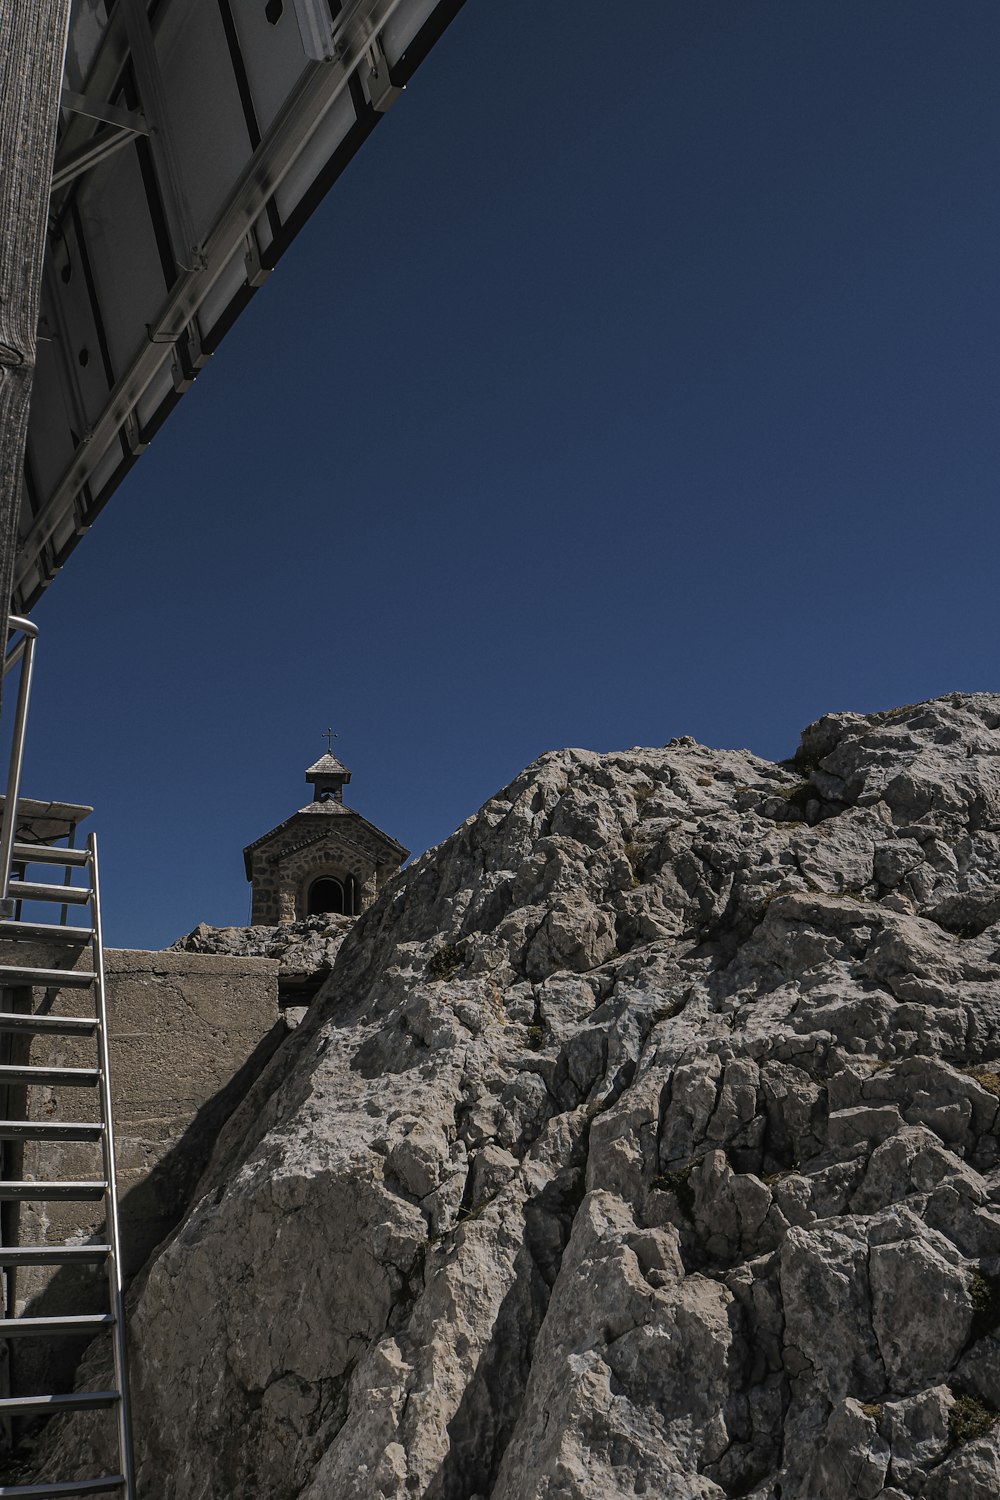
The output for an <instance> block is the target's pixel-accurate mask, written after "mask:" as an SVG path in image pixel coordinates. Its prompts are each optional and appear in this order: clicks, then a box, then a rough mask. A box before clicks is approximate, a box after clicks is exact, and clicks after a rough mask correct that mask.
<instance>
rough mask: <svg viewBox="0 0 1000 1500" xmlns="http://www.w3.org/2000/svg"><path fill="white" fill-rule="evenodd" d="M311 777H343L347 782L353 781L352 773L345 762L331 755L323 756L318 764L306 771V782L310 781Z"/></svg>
mask: <svg viewBox="0 0 1000 1500" xmlns="http://www.w3.org/2000/svg"><path fill="white" fill-rule="evenodd" d="M311 776H343V777H344V778H345V780H347V781H350V779H351V773H350V771H349V770H348V769H347V767H346V766H345V765H344V763H343V761H340V760H338V759H337V757H336V756H335V755H329V754H327V755H321V756H320V758H319V760H318V761H317V762H316V764H315V765H314V766H310V767H309V769H308V770H307V771H306V780H307V781H308V780H309V778H310V777H311Z"/></svg>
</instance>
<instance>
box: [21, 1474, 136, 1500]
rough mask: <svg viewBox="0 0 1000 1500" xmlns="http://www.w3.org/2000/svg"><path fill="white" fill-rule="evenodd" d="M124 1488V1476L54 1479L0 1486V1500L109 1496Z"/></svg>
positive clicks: (106, 1475) (108, 1475) (110, 1475)
mask: <svg viewBox="0 0 1000 1500" xmlns="http://www.w3.org/2000/svg"><path fill="white" fill-rule="evenodd" d="M124 1487H125V1475H124V1474H105V1475H104V1477H103V1478H102V1479H56V1480H50V1481H49V1482H48V1484H0V1500H31V1497H32V1496H34V1495H37V1496H38V1497H39V1500H41V1497H42V1496H43V1495H52V1496H56V1495H65V1496H67V1497H68V1496H76V1495H111V1494H113V1493H114V1491H115V1490H121V1489H124Z"/></svg>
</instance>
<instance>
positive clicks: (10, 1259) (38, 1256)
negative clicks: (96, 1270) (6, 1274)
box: [0, 1245, 111, 1266]
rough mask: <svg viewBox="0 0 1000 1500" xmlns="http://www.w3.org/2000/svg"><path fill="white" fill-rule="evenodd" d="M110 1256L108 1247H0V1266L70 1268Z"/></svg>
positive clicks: (109, 1247)
mask: <svg viewBox="0 0 1000 1500" xmlns="http://www.w3.org/2000/svg"><path fill="white" fill-rule="evenodd" d="M110 1254H111V1246H110V1245H0V1266H72V1265H77V1264H79V1263H80V1262H81V1261H83V1262H87V1263H89V1262H91V1261H101V1260H107V1258H108V1256H109V1255H110Z"/></svg>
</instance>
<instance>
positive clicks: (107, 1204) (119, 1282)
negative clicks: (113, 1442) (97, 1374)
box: [87, 833, 135, 1500]
mask: <svg viewBox="0 0 1000 1500" xmlns="http://www.w3.org/2000/svg"><path fill="white" fill-rule="evenodd" d="M87 848H88V850H89V852H90V881H91V892H92V899H91V907H90V910H91V916H92V919H93V938H92V940H91V942H92V950H93V955H94V960H93V963H94V976H95V978H94V988H95V991H96V996H95V998H96V1000H97V1017H98V1026H97V1052H98V1067H99V1069H100V1074H101V1082H100V1089H101V1112H102V1115H103V1117H104V1130H103V1132H102V1134H101V1151H102V1154H103V1157H104V1180H105V1182H106V1183H107V1187H106V1189H105V1193H104V1208H105V1237H106V1239H107V1242H108V1244H109V1245H110V1247H111V1254H110V1255H109V1256H108V1259H107V1271H108V1292H109V1296H110V1304H111V1311H112V1313H113V1314H114V1320H115V1321H114V1326H113V1328H112V1331H111V1343H112V1348H113V1351H114V1362H115V1381H116V1384H117V1386H118V1396H119V1399H118V1402H117V1406H116V1412H117V1417H118V1446H119V1455H120V1461H121V1472H122V1474H123V1475H124V1478H125V1491H124V1493H125V1500H135V1471H134V1465H133V1461H132V1430H131V1422H130V1419H129V1389H128V1358H127V1351H126V1347H125V1295H124V1276H123V1273H122V1252H121V1235H120V1232H119V1227H118V1178H117V1173H116V1167H115V1137H114V1123H113V1119H112V1113H111V1057H110V1048H109V1045H108V1005H107V995H106V991H105V983H104V937H103V933H102V929H101V886H100V876H99V874H98V866H97V835H96V834H95V833H91V834H90V835H89V837H88V839H87Z"/></svg>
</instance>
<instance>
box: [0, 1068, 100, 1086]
mask: <svg viewBox="0 0 1000 1500" xmlns="http://www.w3.org/2000/svg"><path fill="white" fill-rule="evenodd" d="M100 1077H101V1075H100V1071H99V1070H98V1069H97V1068H40V1067H36V1066H35V1065H34V1064H33V1063H25V1064H24V1065H23V1067H22V1066H17V1065H15V1064H12V1063H0V1087H2V1086H3V1084H5V1083H7V1084H12V1083H51V1084H55V1085H57V1086H58V1087H60V1088H90V1087H93V1085H94V1084H96V1083H98V1082H100Z"/></svg>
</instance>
